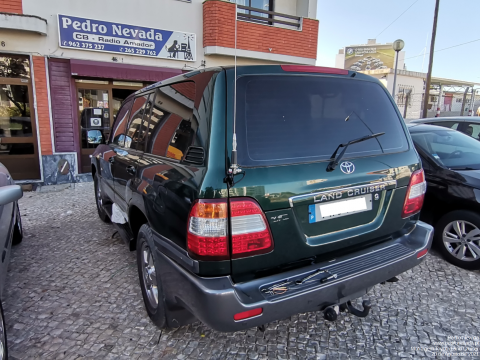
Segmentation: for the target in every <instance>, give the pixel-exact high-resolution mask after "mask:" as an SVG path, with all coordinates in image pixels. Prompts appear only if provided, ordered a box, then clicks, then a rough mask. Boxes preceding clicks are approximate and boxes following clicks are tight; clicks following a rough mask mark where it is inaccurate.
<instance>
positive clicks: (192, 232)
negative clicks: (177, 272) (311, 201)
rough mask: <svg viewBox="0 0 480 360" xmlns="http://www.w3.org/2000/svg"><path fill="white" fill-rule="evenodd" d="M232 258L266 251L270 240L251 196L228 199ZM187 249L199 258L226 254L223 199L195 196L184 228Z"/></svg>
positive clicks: (225, 223) (225, 208)
mask: <svg viewBox="0 0 480 360" xmlns="http://www.w3.org/2000/svg"><path fill="white" fill-rule="evenodd" d="M230 215H231V226H232V231H231V232H232V250H231V254H232V256H231V257H232V258H233V259H237V258H240V257H245V256H252V255H258V254H263V253H267V252H270V251H271V250H272V249H273V240H272V236H271V234H270V230H269V228H268V224H267V219H266V218H265V215H264V213H263V211H262V209H261V208H260V206H259V205H258V204H257V203H256V201H255V200H253V199H249V198H235V199H232V200H230ZM187 246H188V250H189V252H190V253H191V254H193V255H194V256H195V257H201V258H202V259H203V260H226V259H229V258H230V251H229V246H228V238H227V202H226V201H225V200H198V201H197V202H195V204H194V205H193V207H192V210H191V211H190V216H189V220H188V231H187Z"/></svg>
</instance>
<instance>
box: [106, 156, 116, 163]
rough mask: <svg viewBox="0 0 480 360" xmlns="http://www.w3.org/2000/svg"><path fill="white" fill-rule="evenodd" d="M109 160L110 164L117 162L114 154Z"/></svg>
mask: <svg viewBox="0 0 480 360" xmlns="http://www.w3.org/2000/svg"><path fill="white" fill-rule="evenodd" d="M108 162H109V163H110V164H113V163H114V162H115V157H113V156H112V157H111V158H110V159H108Z"/></svg>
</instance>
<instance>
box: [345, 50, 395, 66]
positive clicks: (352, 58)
mask: <svg viewBox="0 0 480 360" xmlns="http://www.w3.org/2000/svg"><path fill="white" fill-rule="evenodd" d="M394 61H395V50H393V47H392V45H391V44H390V45H377V44H371V45H362V46H347V47H346V48H345V63H344V66H343V68H344V69H347V70H354V71H365V70H376V69H393V66H394Z"/></svg>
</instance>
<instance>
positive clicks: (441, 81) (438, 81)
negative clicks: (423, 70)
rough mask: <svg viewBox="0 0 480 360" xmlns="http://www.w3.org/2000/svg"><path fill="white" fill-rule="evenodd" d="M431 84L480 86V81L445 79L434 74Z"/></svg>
mask: <svg viewBox="0 0 480 360" xmlns="http://www.w3.org/2000/svg"><path fill="white" fill-rule="evenodd" d="M431 84H432V85H443V86H460V87H467V86H468V87H475V86H480V83H476V82H472V81H463V80H452V79H444V78H439V77H433V76H432V81H431Z"/></svg>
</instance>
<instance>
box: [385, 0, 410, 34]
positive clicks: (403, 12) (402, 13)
mask: <svg viewBox="0 0 480 360" xmlns="http://www.w3.org/2000/svg"><path fill="white" fill-rule="evenodd" d="M417 2H418V0H416V1H415V2H414V3H413V4H412V5H410V6H409V7H408V8H407V10H405V11H404V12H402V13H401V14H400V15H398V17H397V18H396V19H395V20H393V21H392V22H391V23H390V24H389V25H388V26H387V27H386V28H385V29H383V30H382V31H381V32H380V34H378V35H377V36H376V37H375V39H376V38H378V37H379V36H380V35H382V33H383V32H384V31H385V30H387V29H388V28H389V27H390V26H391V25H392V24H393V23H394V22H395V21H397V20H398V19H400V17H401V16H402V15H403V14H405V13H406V12H407V11H408V10H409V9H410V8H411V7H412V6H413V5H415V4H416V3H417Z"/></svg>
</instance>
